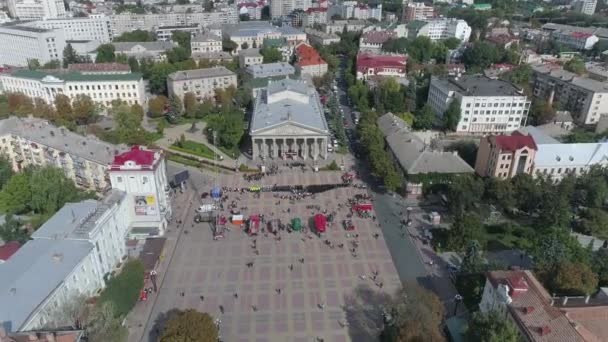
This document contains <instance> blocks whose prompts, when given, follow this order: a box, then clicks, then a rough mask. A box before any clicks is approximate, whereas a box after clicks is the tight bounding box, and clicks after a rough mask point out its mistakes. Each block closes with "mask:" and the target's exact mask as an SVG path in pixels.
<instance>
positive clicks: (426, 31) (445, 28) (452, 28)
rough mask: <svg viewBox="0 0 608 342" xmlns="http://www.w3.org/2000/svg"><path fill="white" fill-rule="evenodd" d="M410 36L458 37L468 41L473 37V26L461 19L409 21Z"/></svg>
mask: <svg viewBox="0 0 608 342" xmlns="http://www.w3.org/2000/svg"><path fill="white" fill-rule="evenodd" d="M407 27H408V37H409V38H416V37H418V36H425V37H429V38H430V39H431V40H434V41H435V40H441V39H447V38H457V39H459V40H460V41H462V42H468V41H469V38H470V37H471V27H470V26H469V25H468V24H467V22H466V21H464V20H461V19H451V18H442V19H433V20H429V21H417V20H416V21H412V22H410V23H408V25H407Z"/></svg>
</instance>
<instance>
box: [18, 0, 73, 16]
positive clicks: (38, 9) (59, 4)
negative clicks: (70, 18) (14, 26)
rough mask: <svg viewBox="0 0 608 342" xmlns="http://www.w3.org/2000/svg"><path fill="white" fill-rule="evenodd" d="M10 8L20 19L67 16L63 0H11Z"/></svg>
mask: <svg viewBox="0 0 608 342" xmlns="http://www.w3.org/2000/svg"><path fill="white" fill-rule="evenodd" d="M8 10H9V12H10V13H11V15H12V16H13V17H14V18H19V20H38V19H45V18H47V19H51V18H64V17H66V16H67V13H66V10H65V5H64V4H63V0H9V6H8Z"/></svg>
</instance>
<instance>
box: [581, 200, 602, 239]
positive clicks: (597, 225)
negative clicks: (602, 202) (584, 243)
mask: <svg viewBox="0 0 608 342" xmlns="http://www.w3.org/2000/svg"><path fill="white" fill-rule="evenodd" d="M577 230H578V231H579V232H581V233H583V234H587V235H593V236H594V237H596V238H598V239H603V240H607V239H608V213H606V212H605V211H604V210H602V209H597V208H587V209H585V210H584V211H583V212H582V214H581V220H580V221H579V222H578V224H577Z"/></svg>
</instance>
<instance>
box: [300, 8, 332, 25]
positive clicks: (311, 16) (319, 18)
mask: <svg viewBox="0 0 608 342" xmlns="http://www.w3.org/2000/svg"><path fill="white" fill-rule="evenodd" d="M326 23H327V8H325V7H311V8H309V9H307V10H306V11H304V16H303V17H302V26H304V27H311V26H314V25H321V24H326Z"/></svg>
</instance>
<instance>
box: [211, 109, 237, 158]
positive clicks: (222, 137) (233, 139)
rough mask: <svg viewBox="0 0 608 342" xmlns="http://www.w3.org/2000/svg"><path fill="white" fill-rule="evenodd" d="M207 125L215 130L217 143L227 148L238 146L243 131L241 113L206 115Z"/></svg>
mask: <svg viewBox="0 0 608 342" xmlns="http://www.w3.org/2000/svg"><path fill="white" fill-rule="evenodd" d="M207 122H208V127H209V128H210V129H211V130H212V131H215V132H217V137H218V143H219V144H220V145H221V146H223V147H225V148H228V149H232V148H234V147H236V146H238V144H239V142H240V141H241V138H242V137H243V134H244V133H245V131H244V127H245V120H244V117H243V113H241V112H234V113H228V114H222V115H220V114H214V115H210V116H208V117H207Z"/></svg>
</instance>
